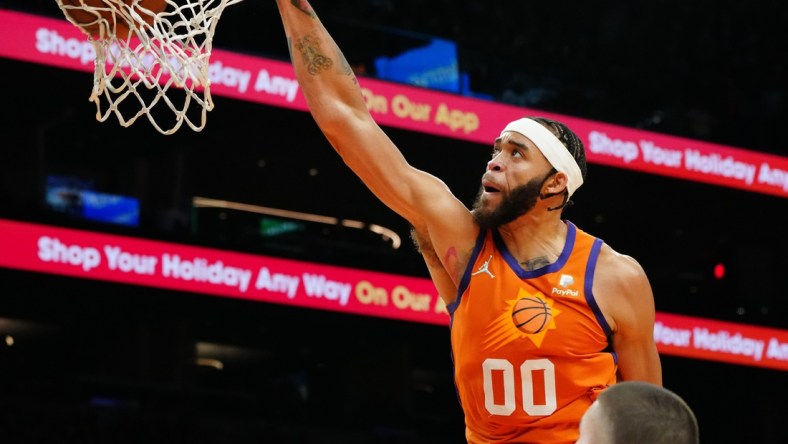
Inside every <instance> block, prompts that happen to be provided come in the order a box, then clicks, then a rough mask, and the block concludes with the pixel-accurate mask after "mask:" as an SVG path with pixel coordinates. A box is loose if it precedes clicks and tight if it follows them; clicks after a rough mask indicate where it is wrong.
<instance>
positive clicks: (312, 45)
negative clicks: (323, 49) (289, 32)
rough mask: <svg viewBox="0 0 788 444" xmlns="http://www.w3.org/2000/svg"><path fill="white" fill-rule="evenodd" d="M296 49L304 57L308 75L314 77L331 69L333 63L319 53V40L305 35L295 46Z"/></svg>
mask: <svg viewBox="0 0 788 444" xmlns="http://www.w3.org/2000/svg"><path fill="white" fill-rule="evenodd" d="M295 47H296V49H297V50H298V51H299V52H300V53H301V55H302V56H303V57H304V62H305V63H306V66H307V71H308V72H309V74H312V75H316V74H318V72H320V71H321V70H326V69H329V68H331V66H332V65H333V64H334V61H333V60H331V58H329V57H326V56H325V55H323V54H321V53H320V39H318V38H317V37H314V36H311V35H307V36H304V38H302V39H301V41H299V42H298V43H296V44H295Z"/></svg>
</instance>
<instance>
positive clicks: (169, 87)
mask: <svg viewBox="0 0 788 444" xmlns="http://www.w3.org/2000/svg"><path fill="white" fill-rule="evenodd" d="M55 1H56V2H57V4H58V6H59V7H60V9H61V10H62V11H63V13H64V14H65V16H66V18H67V19H68V20H69V21H70V22H72V23H73V24H74V25H76V26H78V27H80V29H82V30H83V32H85V34H87V36H88V40H89V41H90V42H91V43H92V45H93V47H94V48H95V51H96V59H95V64H94V73H93V91H92V93H91V95H90V99H89V100H90V101H91V102H94V103H95V104H96V119H97V120H99V121H100V122H104V121H106V120H107V119H108V118H109V116H110V115H112V114H114V115H115V116H116V117H117V119H118V121H119V122H120V124H121V125H122V126H123V127H129V126H131V125H132V124H133V123H134V122H135V121H137V119H138V118H140V117H142V116H146V117H147V118H148V120H149V121H150V122H151V124H152V125H153V126H154V127H155V128H156V129H157V130H158V131H159V132H160V133H162V134H165V135H169V134H173V133H174V132H176V131H177V130H178V129H179V128H180V127H181V125H182V124H183V123H184V122H185V123H186V124H187V125H188V126H189V127H191V129H192V130H194V131H201V130H202V129H203V128H204V127H205V123H206V118H207V112H208V111H211V110H212V109H213V106H214V105H213V101H212V100H211V88H210V87H211V81H210V77H209V74H208V68H209V60H210V57H211V50H212V40H213V35H214V30H215V29H216V25H217V23H218V22H219V18H220V17H221V14H222V12H223V11H224V8H226V7H227V6H230V5H232V4H235V3H238V2H240V1H241V0H55ZM149 8H150V9H149ZM165 121H167V123H166V124H165Z"/></svg>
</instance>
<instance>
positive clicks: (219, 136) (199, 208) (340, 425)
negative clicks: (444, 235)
mask: <svg viewBox="0 0 788 444" xmlns="http://www.w3.org/2000/svg"><path fill="white" fill-rule="evenodd" d="M313 6H314V8H315V10H316V11H317V13H318V15H319V16H320V17H321V19H322V21H323V22H324V23H325V24H326V26H327V28H328V29H329V31H330V32H332V34H333V35H334V37H335V38H336V40H337V41H338V43H339V45H340V47H341V48H342V50H343V52H344V54H345V56H346V57H347V59H348V61H349V62H350V63H351V65H352V66H353V67H354V69H355V70H356V73H357V74H358V76H359V79H360V83H361V84H362V86H364V87H368V88H369V90H370V91H371V92H372V93H371V95H370V97H373V98H378V99H381V98H382V100H383V102H380V101H373V100H370V101H369V102H368V103H369V104H370V106H379V105H380V103H385V101H386V99H388V103H392V104H393V103H395V102H396V103H397V104H398V105H395V106H394V107H393V108H392V110H395V109H396V110H397V112H396V113H395V114H392V113H388V114H386V113H384V112H380V113H379V117H380V118H381V125H382V126H383V127H384V129H385V130H386V131H387V132H388V134H389V135H390V136H391V138H392V139H393V140H394V141H395V142H396V143H397V145H398V146H399V147H400V148H401V149H402V151H403V153H404V154H405V156H406V158H408V160H409V161H410V162H411V163H412V164H414V165H415V166H417V167H419V168H422V169H424V170H427V171H429V172H431V173H433V174H435V175H436V176H438V177H440V178H442V179H443V180H444V181H445V182H446V183H447V185H448V186H449V187H450V188H451V189H452V190H453V191H454V193H455V194H456V195H457V196H458V197H459V198H460V199H462V200H463V201H464V202H466V203H467V204H468V205H470V204H471V203H472V201H473V199H474V197H475V195H476V192H477V191H478V187H479V180H480V177H481V173H482V171H483V169H484V167H485V164H486V161H487V159H488V156H489V146H490V144H491V142H492V140H493V138H494V136H495V131H496V130H500V128H501V127H502V125H499V124H498V123H489V122H499V121H502V122H506V121H508V120H512V119H514V118H518V117H521V116H523V115H539V114H544V115H549V116H554V117H557V118H559V119H566V120H567V121H568V122H569V123H570V126H573V125H572V123H575V126H576V127H577V128H580V129H581V130H580V131H579V132H580V133H581V134H580V136H581V138H583V140H584V142H585V143H586V149H587V150H588V151H589V172H588V179H587V183H586V184H585V185H584V186H583V187H582V188H581V189H580V191H578V193H577V194H576V196H575V199H574V200H575V205H573V206H571V207H569V208H568V210H567V211H566V212H565V217H566V218H567V219H569V220H572V221H573V222H575V223H576V224H577V225H578V226H579V227H581V228H584V229H585V230H587V231H589V232H591V233H593V234H595V235H597V236H599V237H601V238H602V239H604V240H605V241H606V242H608V243H609V244H610V245H611V246H613V248H615V249H616V250H618V251H620V252H622V253H625V254H629V255H631V256H633V257H635V258H636V259H637V260H638V261H639V262H640V263H641V265H642V266H643V268H644V269H645V270H646V272H647V274H648V276H649V278H650V280H651V284H652V287H653V289H654V294H655V301H656V308H657V312H658V328H657V330H658V331H655V335H656V337H657V338H658V344H659V347H660V354H661V359H662V365H663V372H664V385H665V386H666V387H667V388H669V389H672V390H673V391H675V392H677V393H678V394H680V395H681V396H682V397H684V399H686V400H687V402H688V403H689V404H690V405H691V406H692V407H693V409H694V410H695V412H696V414H697V417H698V420H699V423H700V428H701V442H704V443H774V444H778V443H785V442H788V429H787V428H786V421H785V419H786V417H788V410H786V406H785V400H786V399H788V330H787V329H788V322H787V321H788V312H787V311H786V309H787V308H788V304H786V299H788V290H786V283H785V280H784V279H785V278H786V267H787V266H788V261H787V260H786V251H788V241H787V240H786V239H787V238H788V237H786V234H785V232H786V228H788V205H787V204H788V144H787V143H786V137H785V134H786V129H785V128H786V126H785V123H786V122H788V112H787V111H788V104H787V103H786V101H788V95H786V85H788V81H786V79H787V78H788V71H787V69H786V68H787V67H788V62H786V54H788V45H786V43H785V42H788V35H786V33H787V31H786V24H787V23H788V10H787V9H786V8H785V6H784V5H783V4H781V3H779V2H767V1H755V2H731V1H714V2H712V1H707V0H698V1H693V2H680V1H675V0H668V1H664V2H649V3H644V2H625V1H613V2H599V1H586V2H568V1H563V0H559V1H554V2H534V1H517V2H513V1H491V2H487V1H482V0H472V1H459V2H449V1H439V2H437V3H436V2H421V1H413V0H407V1H404V0H403V1H393V0H368V1H357V2H351V1H337V0H331V1H328V0H327V1H315V2H314V3H313ZM41 29H49V30H52V29H55V30H57V31H58V32H59V33H60V34H61V35H64V36H65V37H64V38H70V39H73V40H71V42H72V43H73V42H76V43H79V42H84V41H86V38H85V37H84V35H82V34H81V33H80V32H79V31H78V30H76V28H74V27H73V26H72V25H71V24H70V23H68V22H66V21H65V19H64V16H63V14H62V12H61V11H60V10H59V9H58V7H57V5H56V3H55V0H41V1H35V2H31V1H25V0H2V1H0V36H2V38H3V40H2V41H0V56H2V57H1V58H0V72H2V79H3V86H4V88H3V105H2V107H0V117H1V118H0V122H2V129H3V137H2V139H1V141H0V169H1V171H2V173H1V174H0V197H1V198H2V205H0V442H1V443H269V442H270V443H460V442H463V441H464V433H463V432H464V425H463V420H462V415H461V411H460V407H459V404H458V402H457V399H456V395H455V392H454V387H453V383H452V367H451V364H452V363H451V355H450V347H449V330H448V316H446V315H445V314H443V313H442V312H441V311H440V307H437V306H436V304H435V303H434V300H435V290H434V288H432V287H431V286H430V284H429V282H428V281H427V278H428V275H427V271H426V267H425V266H424V264H423V262H422V260H421V258H420V256H419V255H418V254H417V253H416V252H415V251H414V249H413V247H412V246H411V243H410V240H409V237H408V226H407V224H406V223H405V222H404V221H403V220H402V219H401V218H399V217H398V216H397V215H396V214H394V213H393V212H391V211H390V210H388V209H387V208H385V207H384V206H383V205H382V204H380V203H379V202H378V201H377V200H376V198H375V197H374V196H373V195H372V194H371V193H370V192H369V191H368V190H367V189H366V188H365V187H364V186H363V184H361V182H360V181H359V180H358V179H356V178H355V176H353V175H352V173H351V172H350V171H349V169H347V168H346V167H345V166H344V164H342V162H341V161H340V159H339V157H338V156H337V155H336V154H335V153H334V151H333V150H332V149H331V147H330V146H329V144H328V143H327V141H326V140H325V138H324V137H323V136H322V134H321V133H320V132H319V130H318V128H317V126H316V125H315V123H314V121H313V120H312V119H311V117H310V116H309V114H308V113H307V112H306V111H305V109H304V108H303V107H302V106H300V105H298V104H299V103H300V102H298V99H296V100H294V101H288V100H287V99H286V98H285V97H284V94H285V92H286V91H285V90H284V89H281V90H278V92H279V93H281V94H279V95H276V94H275V93H276V91H274V89H273V88H272V85H273V84H274V83H273V82H274V77H275V76H274V75H273V73H274V72H280V74H278V75H279V76H281V78H282V79H285V80H286V79H288V78H289V79H290V80H292V79H293V78H294V77H293V75H292V72H291V71H288V70H287V66H288V65H287V64H286V63H287V61H288V55H287V47H286V42H285V37H284V32H283V30H282V26H281V23H280V21H279V17H278V14H277V12H276V9H275V5H274V2H273V1H261V0H245V1H243V2H241V3H238V4H236V5H232V6H230V7H228V8H227V9H226V10H225V11H224V14H223V16H222V18H221V20H220V22H219V23H218V26H217V28H216V35H215V37H214V50H215V52H216V54H214V55H215V57H214V58H213V60H214V62H215V63H216V62H221V67H222V68H224V69H225V71H222V72H225V73H229V72H230V71H229V69H230V68H232V66H233V63H236V62H235V61H237V60H245V61H246V62H245V63H246V65H237V66H236V68H240V67H241V66H249V68H248V69H249V70H250V71H251V72H252V74H253V75H252V76H251V81H250V82H249V84H248V85H247V89H245V90H242V88H241V87H240V83H241V80H240V79H241V77H238V79H239V81H238V82H237V84H236V86H235V87H234V88H235V89H233V88H231V85H230V83H232V82H231V78H230V77H227V76H225V77H221V76H219V75H218V74H217V79H223V80H221V81H219V80H217V81H216V85H215V88H214V92H213V94H214V97H213V98H214V101H215V108H214V110H213V111H211V112H210V113H209V114H208V120H207V126H206V127H205V129H204V130H202V131H200V132H194V131H192V130H191V129H189V128H187V127H185V126H184V127H182V128H181V129H180V130H179V131H178V132H177V133H175V134H173V135H169V136H165V135H162V134H160V133H159V132H157V131H155V130H154V129H153V128H152V127H151V125H150V124H149V122H148V121H147V120H145V119H140V120H139V121H137V122H136V123H134V124H133V125H132V126H130V127H129V128H123V127H122V126H121V125H120V124H119V123H118V121H117V119H115V118H110V119H108V120H107V121H106V122H103V123H102V122H98V121H97V120H96V118H95V114H96V109H95V106H94V104H92V103H90V102H89V101H88V96H89V95H90V91H91V88H92V81H93V80H92V71H93V65H92V62H90V63H87V64H81V63H80V62H79V61H78V60H76V61H75V60H73V59H74V57H71V59H69V52H68V50H67V48H66V49H64V50H63V51H60V52H58V51H57V50H55V51H51V52H47V51H46V50H45V49H42V46H41V45H40V40H39V41H38V43H39V44H37V43H36V39H40V38H41V34H40V33H39V31H40V30H41ZM69 33H71V34H69ZM26 48H28V49H26ZM429 51H432V52H429ZM425 52H426V53H427V54H428V55H425ZM233 57H235V58H233ZM283 67H285V68H283ZM215 69H216V70H217V72H218V71H219V69H220V67H219V65H218V64H217V65H216V67H215ZM264 70H265V74H266V75H269V74H270V76H269V77H266V78H264V77H261V76H262V74H261V73H262V72H263V71H264ZM277 70H278V71H277ZM281 73H284V74H281ZM228 76H229V74H228ZM277 78H279V77H277ZM255 79H256V80H255ZM261 79H262V80H261ZM266 79H267V80H268V82H265V81H263V80H266ZM280 80H281V79H280ZM222 82H224V83H225V84H224V85H222V84H220V83H222ZM260 82H262V83H260ZM281 85H285V83H283V84H281ZM299 94H300V92H299ZM268 96H270V97H268ZM425 103H427V104H432V105H433V107H432V110H433V111H436V112H437V111H441V110H442V111H444V112H445V113H446V114H445V116H452V119H453V118H455V117H456V119H455V120H452V119H450V118H448V117H447V118H446V119H443V120H442V119H440V118H433V119H431V120H429V119H427V120H425V119H423V118H422V117H423V116H424V114H419V109H420V108H418V105H419V104H421V105H424V104H425ZM403 104H404V105H403ZM441 105H442V106H443V108H441ZM376 109H377V110H378V111H381V110H384V108H376ZM421 109H422V110H423V108H421ZM450 110H451V111H457V112H456V113H455V114H451V112H450ZM392 112H394V111H392ZM420 116H421V117H420ZM436 117H437V115H436ZM474 122H476V124H474ZM453 123H456V125H457V126H455V127H451V126H452V124H453ZM463 125H467V126H463ZM482 133H484V134H482ZM627 141H629V142H628V143H627ZM592 147H593V152H592ZM628 149H629V151H628ZM632 150H634V151H632ZM633 152H634V153H635V154H638V153H639V157H638V159H637V160H635V159H633V158H631V157H627V153H629V154H633ZM655 153H660V154H659V155H657V154H655ZM676 155H681V158H682V159H683V161H684V163H683V164H678V163H675V162H674V163H671V162H672V160H675V159H676ZM644 156H645V157H644ZM748 165H749V166H751V167H752V168H754V169H755V171H756V172H754V173H753V172H752V171H751V170H748V169H747V166H748ZM748 171H749V173H748ZM165 256H166V258H165ZM102 258H103V259H104V260H103V261H99V260H98V259H102ZM111 258H114V259H112V260H114V262H112V260H111ZM154 260H155V261H156V262H155V264H156V265H155V266H154V265H152V264H153V262H152V261H154ZM99 262H100V263H99ZM110 264H112V265H113V266H112V267H110ZM165 266H166V267H167V268H166V275H165ZM159 267H161V268H159ZM211 267H213V268H211ZM233 267H235V268H233ZM244 267H246V268H248V269H250V270H251V271H252V272H253V273H254V277H253V278H252V279H251V281H250V282H249V283H248V286H249V288H247V289H246V291H243V290H242V289H239V288H240V287H239V285H240V284H239V281H240V278H238V276H240V275H241V274H240V273H241V272H242V271H243V270H242V269H243V268H244ZM218 268H221V270H222V271H221V272H218V273H214V274H213V275H211V274H210V273H211V272H210V271H209V270H214V271H215V270H216V269H218ZM233 273H238V274H233ZM217 274H218V275H221V276H222V277H223V278H222V280H221V282H211V281H210V280H209V277H206V276H209V275H210V276H214V277H215V276H216V275H217ZM288 277H289V278H291V279H292V278H293V277H300V278H301V279H302V280H303V282H302V285H306V283H307V279H311V280H309V283H310V285H312V287H311V290H310V294H306V293H304V291H306V289H305V288H304V289H301V290H298V292H296V291H293V292H289V291H290V289H291V287H288V285H289V282H292V280H288ZM351 287H352V288H351ZM288 292H289V293H288ZM343 295H344V296H343ZM395 295H396V297H395ZM430 297H431V298H432V299H430ZM343 298H346V299H343ZM343 301H344V302H345V303H344V304H343V303H341V302H343ZM386 302H389V303H388V304H386ZM690 337H691V338H692V339H691V340H688V338H690ZM758 344H760V348H759V346H758Z"/></svg>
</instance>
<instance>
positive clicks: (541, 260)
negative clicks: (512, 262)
mask: <svg viewBox="0 0 788 444" xmlns="http://www.w3.org/2000/svg"><path fill="white" fill-rule="evenodd" d="M520 265H522V266H523V269H524V270H528V271H531V270H536V269H537V268H541V267H544V266H545V265H550V261H548V260H547V258H546V257H545V256H541V257H537V258H534V259H529V260H527V261H523V262H520Z"/></svg>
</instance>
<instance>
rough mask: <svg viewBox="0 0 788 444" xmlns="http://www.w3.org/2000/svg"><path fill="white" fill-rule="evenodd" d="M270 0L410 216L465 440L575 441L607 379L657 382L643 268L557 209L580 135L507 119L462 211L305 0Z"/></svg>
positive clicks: (294, 50) (349, 157)
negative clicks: (411, 153) (400, 135)
mask: <svg viewBox="0 0 788 444" xmlns="http://www.w3.org/2000/svg"><path fill="white" fill-rule="evenodd" d="M277 5H278V8H279V12H280V15H281V18H282V22H283V24H284V29H285V33H286V35H287V39H288V45H289V49H290V54H291V58H292V61H293V66H294V68H295V72H296V75H297V77H298V81H299V83H300V85H301V88H302V91H303V93H304V95H305V97H306V100H307V103H308V104H309V108H310V112H311V113H312V116H313V118H314V119H315V121H316V123H317V125H318V126H319V128H320V129H321V130H322V132H323V133H324V134H325V136H326V138H327V139H328V141H329V142H330V144H331V145H332V146H333V147H334V149H335V150H336V151H337V153H338V154H339V155H340V156H341V158H342V159H343V161H344V162H345V164H346V165H347V166H348V167H349V168H350V169H351V170H352V171H353V172H354V173H355V174H356V175H357V176H358V177H359V178H360V179H361V180H362V181H363V182H364V183H365V184H366V186H367V187H369V189H370V190H371V191H372V192H373V193H374V194H375V195H376V196H377V197H378V198H379V199H380V200H381V201H382V202H383V203H385V204H386V205H387V206H388V207H389V208H391V209H392V210H393V211H395V212H396V213H398V214H399V215H401V216H402V217H403V218H405V219H406V220H407V221H408V222H409V223H410V224H411V225H412V226H413V227H414V232H415V236H416V237H417V239H418V240H419V241H420V246H421V249H422V254H423V255H424V258H425V260H426V261H427V264H428V268H429V271H430V273H431V275H432V277H433V279H434V280H435V285H436V287H438V290H439V293H440V295H441V297H442V298H443V299H444V301H445V302H446V304H447V308H448V310H449V313H450V314H451V344H452V353H453V358H454V366H455V368H454V372H455V374H454V380H455V384H456V387H457V393H458V395H459V400H460V404H461V406H462V409H463V412H464V415H465V424H466V438H467V441H468V442H469V443H497V442H539V443H545V444H547V443H573V442H575V441H576V440H577V438H578V427H579V423H580V418H581V417H582V415H583V413H584V412H585V411H586V409H587V408H588V407H589V406H590V405H591V404H592V402H593V401H594V400H595V399H596V396H597V394H598V393H599V392H601V391H602V390H604V389H605V388H606V387H608V386H610V385H612V384H614V383H616V382H617V381H619V380H642V381H648V382H652V383H654V384H659V385H661V383H662V370H661V366H660V362H659V356H658V355H657V350H656V346H655V343H654V339H653V328H654V300H653V294H652V291H651V287H650V284H649V281H648V279H647V277H646V275H645V273H644V271H643V269H642V268H641V267H640V265H639V264H638V263H637V262H636V261H635V260H634V259H632V258H631V257H628V256H625V255H623V254H619V253H617V252H616V251H614V250H613V249H612V248H611V247H610V246H608V245H607V244H605V243H603V242H602V241H601V240H600V239H597V238H595V237H593V236H591V235H590V234H588V233H586V232H584V231H583V230H581V229H580V228H578V227H577V226H575V225H574V224H573V223H572V222H570V221H568V220H563V219H562V218H561V209H562V208H563V207H564V206H565V205H566V204H567V203H568V202H569V198H570V197H572V195H573V193H574V192H575V191H576V190H577V188H578V187H580V185H582V183H583V180H584V179H585V169H586V165H585V154H584V151H583V145H582V142H581V141H580V139H578V137H577V136H576V135H575V134H574V133H573V132H572V131H570V130H569V128H567V127H566V126H565V125H563V124H562V123H560V122H556V121H552V120H548V119H543V118H522V119H518V120H515V121H513V122H511V123H510V124H508V125H507V126H506V127H505V128H503V130H502V131H501V133H500V136H499V137H497V138H496V139H495V140H493V141H491V143H492V144H493V150H492V158H491V159H490V161H489V162H488V164H487V169H486V172H485V173H484V174H483V176H482V177H481V181H480V185H481V188H480V192H479V196H478V199H477V201H476V203H475V205H474V207H473V209H472V210H469V209H468V208H467V207H466V206H465V205H464V204H463V203H462V202H461V201H459V200H458V199H457V198H456V197H455V196H454V195H453V194H452V193H451V192H450V190H449V189H448V188H447V186H446V185H445V184H444V183H443V182H442V181H441V180H440V179H438V178H436V177H434V176H432V175H431V174H429V173H427V172H424V171H421V170H418V169H416V168H413V167H412V166H411V165H410V164H408V162H407V161H406V160H405V158H404V157H403V156H402V154H401V152H400V151H399V150H398V148H397V147H396V146H395V145H394V144H393V142H392V141H391V140H390V139H389V137H388V136H387V135H386V134H385V133H384V132H383V131H382V129H381V128H380V127H378V125H377V124H376V123H375V121H374V120H373V118H372V116H371V115H370V113H369V112H368V110H367V107H366V104H365V102H364V99H363V97H362V94H361V91H360V88H359V85H358V81H357V79H356V77H355V76H354V74H353V72H352V70H351V68H350V66H349V65H348V63H347V61H346V60H345V58H344V57H343V55H342V53H341V51H340V50H339V48H338V47H337V46H336V44H335V42H334V40H333V39H332V37H331V36H330V35H329V34H328V32H327V31H326V29H325V28H324V27H323V25H322V24H321V22H320V20H319V19H318V17H317V15H316V13H315V12H314V10H313V9H312V7H311V6H310V4H309V3H308V2H307V1H305V0H277ZM469 180H470V179H469ZM529 313H533V315H532V316H529V315H528V314H529Z"/></svg>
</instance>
